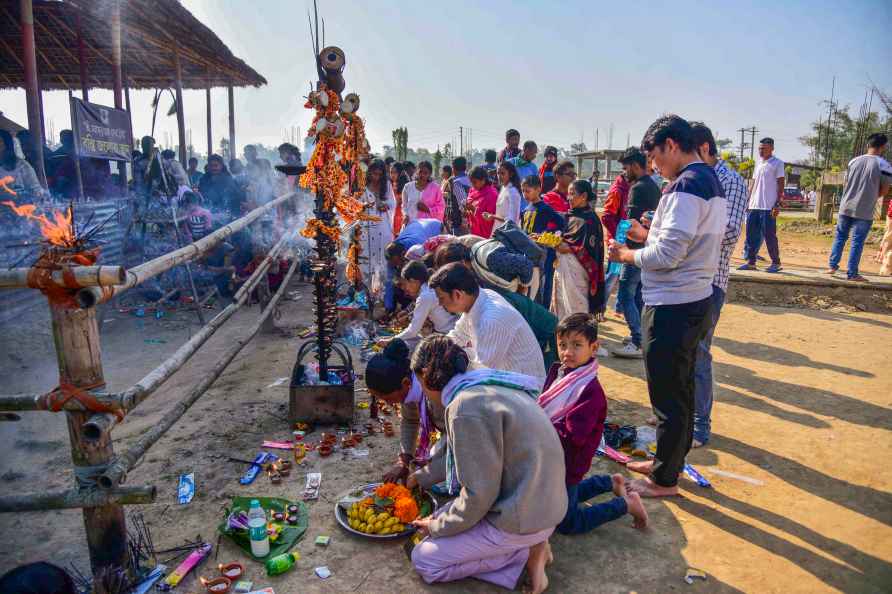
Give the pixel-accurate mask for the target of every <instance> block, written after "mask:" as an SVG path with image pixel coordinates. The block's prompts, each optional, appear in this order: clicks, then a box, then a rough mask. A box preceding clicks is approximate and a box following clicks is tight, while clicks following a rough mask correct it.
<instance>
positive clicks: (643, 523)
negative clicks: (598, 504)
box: [623, 493, 648, 530]
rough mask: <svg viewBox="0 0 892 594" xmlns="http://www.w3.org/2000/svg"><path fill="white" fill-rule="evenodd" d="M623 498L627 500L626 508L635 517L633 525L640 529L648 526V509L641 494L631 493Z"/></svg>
mask: <svg viewBox="0 0 892 594" xmlns="http://www.w3.org/2000/svg"><path fill="white" fill-rule="evenodd" d="M623 499H625V500H626V509H628V510H629V515H630V516H632V518H633V521H632V527H633V528H637V529H638V530H644V529H645V528H647V521H648V518H647V510H646V509H645V508H644V504H643V503H642V502H641V496H640V495H639V494H638V493H629V494H627V495H626V496H625V497H624V498H623Z"/></svg>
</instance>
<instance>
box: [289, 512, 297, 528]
mask: <svg viewBox="0 0 892 594" xmlns="http://www.w3.org/2000/svg"><path fill="white" fill-rule="evenodd" d="M288 523H289V524H290V525H292V526H295V525H297V514H292V515H290V516H288Z"/></svg>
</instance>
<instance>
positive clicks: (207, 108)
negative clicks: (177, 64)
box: [204, 72, 214, 157]
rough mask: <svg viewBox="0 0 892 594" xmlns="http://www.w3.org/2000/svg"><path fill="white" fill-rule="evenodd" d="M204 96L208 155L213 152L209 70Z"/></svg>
mask: <svg viewBox="0 0 892 594" xmlns="http://www.w3.org/2000/svg"><path fill="white" fill-rule="evenodd" d="M204 98H205V112H206V115H207V128H208V157H210V156H211V155H213V154H214V137H213V134H211V79H210V72H208V80H207V87H205V89H204Z"/></svg>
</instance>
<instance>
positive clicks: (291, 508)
mask: <svg viewBox="0 0 892 594" xmlns="http://www.w3.org/2000/svg"><path fill="white" fill-rule="evenodd" d="M299 511H300V508H299V507H298V506H296V505H289V506H288V515H289V516H296V515H297V512H299Z"/></svg>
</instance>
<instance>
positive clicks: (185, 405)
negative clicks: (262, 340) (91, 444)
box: [98, 258, 298, 489]
mask: <svg viewBox="0 0 892 594" xmlns="http://www.w3.org/2000/svg"><path fill="white" fill-rule="evenodd" d="M297 265H298V261H297V259H296V258H295V260H294V262H292V263H291V267H290V268H289V269H288V273H287V274H286V275H285V278H284V280H283V281H282V284H281V286H279V290H278V291H276V294H275V295H274V296H273V298H272V299H271V300H270V302H269V303H268V304H267V306H266V307H265V308H264V309H263V313H261V314H260V317H259V318H258V319H257V321H256V322H254V325H253V326H251V329H250V330H249V331H248V333H247V334H246V335H245V336H243V337H242V338H239V339H238V340H236V341H235V344H233V345H232V347H230V348H229V350H228V351H226V352H225V353H224V354H223V355H222V356H221V357H220V360H219V361H218V362H217V364H216V365H214V367H213V368H212V369H211V370H210V372H209V373H207V374H206V375H205V376H204V377H203V378H202V379H201V380H200V381H199V382H198V383H197V384H195V386H194V387H193V388H192V390H191V391H190V392H189V394H188V395H187V396H186V397H185V398H183V399H182V400H180V402H178V403H177V404H176V405H175V406H174V407H173V408H172V409H170V410H169V411H168V412H167V413H166V414H165V415H164V416H163V417H162V418H161V419H160V420H159V421H158V422H157V423H156V424H155V425H154V426H153V427H152V428H151V429H150V430H149V431H147V432H146V433H144V434H143V436H142V437H140V438H139V439H138V440H137V441H136V443H135V444H133V445H132V446H131V447H130V448H129V449H128V450H127V451H126V452H123V453H122V454H121V455H119V456H118V457H117V458H116V459H115V461H114V462H113V463H112V464H111V465H109V467H108V468H107V469H106V470H105V472H103V473H102V475H101V476H99V479H98V482H99V486H100V487H102V488H105V489H111V488H114V487H115V486H116V485H118V484H120V483H121V482H122V481H123V480H124V479H125V477H126V476H127V472H129V471H130V470H131V469H132V468H133V467H134V466H135V465H136V463H137V462H138V461H139V460H140V458H142V457H143V456H144V455H145V453H146V452H147V451H148V450H149V448H150V447H152V445H154V444H155V442H157V441H158V440H159V439H161V437H162V436H163V435H164V434H165V433H166V432H167V431H168V430H169V429H170V428H171V427H173V425H174V424H175V423H176V422H177V421H178V420H180V418H181V417H182V416H183V415H185V414H186V411H188V410H189V408H190V407H191V406H192V405H193V404H195V402H196V401H197V400H198V399H199V398H200V397H201V396H202V395H203V394H204V393H205V392H207V390H208V388H210V387H211V386H212V385H213V384H214V382H215V381H217V378H218V377H220V375H221V374H222V373H223V371H224V370H225V369H226V368H227V367H228V366H229V364H230V363H231V362H232V360H233V359H235V357H236V355H238V354H239V353H240V352H241V350H242V349H243V348H244V347H245V345H246V344H248V343H249V342H250V341H251V339H252V338H254V336H255V335H256V334H257V332H258V331H260V327H261V326H262V325H263V322H264V321H265V320H266V318H267V317H268V316H269V315H270V314H271V313H272V311H273V309H274V308H275V306H276V304H277V303H278V302H279V299H280V298H281V297H282V295H284V294H285V288H286V287H287V286H288V283H289V282H290V281H291V277H292V276H293V275H294V271H295V270H296V269H297Z"/></svg>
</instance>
